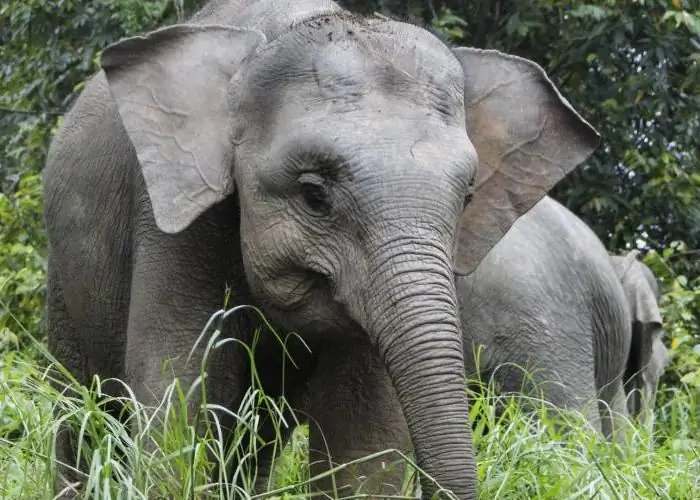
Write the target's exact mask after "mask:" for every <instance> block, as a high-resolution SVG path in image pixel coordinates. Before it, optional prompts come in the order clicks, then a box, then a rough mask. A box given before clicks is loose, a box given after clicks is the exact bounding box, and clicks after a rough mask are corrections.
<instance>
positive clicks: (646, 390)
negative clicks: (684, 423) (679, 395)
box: [611, 250, 669, 422]
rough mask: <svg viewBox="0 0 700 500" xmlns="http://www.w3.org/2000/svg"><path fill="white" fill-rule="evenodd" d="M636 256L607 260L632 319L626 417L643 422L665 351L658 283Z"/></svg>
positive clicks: (666, 359) (665, 362)
mask: <svg viewBox="0 0 700 500" xmlns="http://www.w3.org/2000/svg"><path fill="white" fill-rule="evenodd" d="M638 255H639V252H637V251H636V250H635V251H632V252H629V253H628V254H627V255H625V256H611V261H612V264H613V267H614V269H615V272H616V273H617V275H618V277H619V278H620V281H621V282H622V288H623V290H624V291H625V296H626V297H627V303H628V304H629V309H630V314H631V316H632V344H631V348H630V354H629V357H628V360H627V366H626V369H625V375H624V383H625V393H626V394H627V408H628V411H629V414H630V415H632V416H634V417H637V418H639V419H640V420H641V421H642V422H645V421H647V420H648V418H649V416H650V413H651V412H650V410H652V409H653V407H654V400H655V398H656V388H657V386H658V383H659V379H660V378H661V375H662V374H663V372H664V369H665V368H666V366H667V365H668V363H669V352H668V349H666V346H665V345H664V343H663V337H664V333H665V332H664V328H663V320H662V317H661V311H660V309H659V300H660V299H661V292H660V289H659V284H658V282H657V281H656V277H655V276H654V274H653V273H652V271H651V269H649V268H648V267H647V266H646V265H645V264H644V263H643V262H640V261H639V260H638V259H637V256H638Z"/></svg>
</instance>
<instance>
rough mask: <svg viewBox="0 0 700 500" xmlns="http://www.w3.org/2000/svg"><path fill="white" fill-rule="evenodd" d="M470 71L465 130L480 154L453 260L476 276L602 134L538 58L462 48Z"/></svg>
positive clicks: (459, 52) (466, 79)
mask: <svg viewBox="0 0 700 500" xmlns="http://www.w3.org/2000/svg"><path fill="white" fill-rule="evenodd" d="M452 52H453V53H454V55H455V56H456V58H457V60H458V61H459V62H460V63H461V65H462V69H463V71H464V106H465V111H466V121H467V123H466V126H467V134H469V138H470V139H471V141H472V143H473V144H474V147H475V149H476V152H477V154H478V156H479V170H478V174H477V179H476V188H475V190H474V195H473V197H472V200H471V202H470V203H469V204H468V205H467V208H466V210H465V212H464V213H463V214H462V218H461V220H460V226H459V229H458V243H457V248H456V252H455V257H454V270H455V273H457V274H463V275H464V274H469V273H471V272H472V271H473V270H474V269H475V268H476V267H477V266H478V265H479V263H480V262H481V260H482V259H483V258H484V257H485V256H486V254H487V253H488V252H489V251H490V250H491V248H493V246H494V245H495V244H496V243H498V241H499V240H500V239H501V238H502V237H503V236H504V235H505V234H506V233H507V232H508V230H509V229H510V227H511V226H512V225H513V223H514V222H515V221H516V220H517V219H518V218H519V217H520V216H521V215H523V214H524V213H526V212H527V211H528V210H530V209H531V208H532V207H533V206H535V204H537V202H539V201H540V200H541V199H542V198H543V197H544V196H545V195H546V194H547V192H548V191H549V190H550V189H551V188H552V187H553V186H554V185H555V184H556V183H557V182H558V181H559V180H561V179H562V178H563V177H564V176H565V175H567V174H568V173H569V172H571V171H572V170H573V169H574V168H575V167H576V166H577V165H579V164H580V163H581V162H583V161H584V160H585V159H586V158H588V156H589V155H590V154H591V153H593V151H594V150H595V149H596V148H597V147H598V143H599V142H600V136H599V135H598V132H597V131H596V130H595V129H594V128H593V127H592V126H591V125H590V124H589V123H588V122H586V121H585V120H584V119H583V118H582V117H581V116H580V115H579V114H578V113H577V112H576V110H574V108H573V107H572V106H571V105H570V104H569V103H568V101H567V100H566V99H564V97H563V96H562V95H561V94H560V93H559V91H558V90H557V88H556V87H555V85H554V84H553V83H552V81H551V80H550V79H549V78H548V77H547V74H546V73H545V71H544V70H543V69H542V68H541V67H540V66H538V65H537V64H535V63H534V62H532V61H529V60H527V59H523V58H521V57H516V56H512V55H508V54H504V53H502V52H499V51H497V50H480V49H473V48H467V47H462V48H456V49H453V50H452Z"/></svg>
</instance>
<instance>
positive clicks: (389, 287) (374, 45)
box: [45, 0, 599, 499]
mask: <svg viewBox="0 0 700 500" xmlns="http://www.w3.org/2000/svg"><path fill="white" fill-rule="evenodd" d="M102 68H103V71H101V72H99V73H98V74H97V75H95V77H94V78H93V79H92V81H91V82H90V83H89V84H88V85H87V86H86V88H85V90H84V91H83V93H82V95H81V96H80V98H79V99H78V100H77V102H76V104H75V106H74V107H73V109H72V110H71V111H70V113H69V114H68V115H67V116H66V118H65V121H64V123H63V125H62V127H61V129H60V131H59V132H58V133H57V135H56V137H55V139H54V141H53V143H52V146H51V149H50V152H49V158H48V163H47V165H46V170H45V200H46V224H47V229H48V235H49V242H50V245H49V246H50V248H49V271H48V274H49V283H48V290H49V291H48V327H49V342H50V349H51V351H52V352H53V353H54V355H55V356H56V357H57V358H58V359H59V360H60V361H61V362H62V363H64V364H65V366H66V367H67V368H68V369H70V370H71V371H72V373H73V374H74V375H75V376H77V377H78V379H79V380H80V381H82V382H84V383H86V382H89V380H90V379H91V377H92V376H93V375H94V374H99V375H100V376H101V378H102V379H105V378H107V377H119V378H122V379H125V380H126V381H127V382H128V383H129V385H130V386H131V387H132V388H133V390H134V392H135V395H136V397H137V398H138V399H139V400H140V401H142V402H143V403H146V404H151V403H154V402H155V401H156V400H157V399H158V398H159V397H160V396H161V395H162V394H163V389H164V383H165V382H163V381H162V379H161V368H162V366H163V362H165V361H166V360H172V362H171V365H170V369H171V370H172V371H173V372H174V374H176V375H177V376H179V378H180V380H181V383H182V385H183V387H189V385H190V384H191V383H192V381H193V380H194V379H195V377H196V376H197V375H198V371H199V364H200V360H201V356H202V353H203V349H204V344H205V343H201V344H200V346H199V348H198V349H197V350H196V351H195V355H194V356H193V357H192V360H191V361H190V362H189V363H188V362H187V355H188V353H189V350H190V348H191V347H192V345H193V344H194V342H195V339H196V338H197V336H198V334H199V332H200V331H201V328H202V327H203V325H204V324H205V323H206V321H207V319H208V318H209V316H210V314H211V313H212V311H213V310H215V309H216V308H217V307H218V306H219V305H220V304H221V302H222V299H223V295H224V291H225V287H226V286H227V285H228V286H230V287H231V289H232V291H233V294H232V301H233V304H234V305H235V304H254V305H257V306H259V307H260V308H262V310H263V311H264V312H265V314H266V316H267V317H268V319H270V321H271V322H272V325H273V326H274V327H275V328H276V329H277V330H278V331H281V332H282V333H284V332H286V331H295V332H297V333H299V335H301V337H303V338H304V340H305V341H306V342H307V343H308V345H309V347H310V348H311V350H312V354H310V355H309V354H306V351H305V350H304V349H302V348H301V347H300V344H299V342H296V343H295V342H291V343H290V345H289V349H290V351H291V354H292V355H293V356H294V359H295V361H296V363H297V366H298V367H299V368H298V369H294V368H292V367H291V366H290V364H289V363H287V364H286V365H287V367H288V369H287V372H286V373H284V381H285V385H284V387H283V386H282V383H281V381H282V379H283V377H282V375H283V373H282V361H281V360H282V356H281V350H280V347H279V345H278V344H277V342H276V341H275V340H274V339H273V337H272V336H271V335H269V333H268V334H264V335H263V338H262V341H261V343H260V344H259V345H258V346H257V348H256V363H257V367H258V371H259V373H260V375H261V377H262V382H263V384H264V386H265V387H264V388H265V390H266V391H267V392H268V394H270V395H272V396H275V395H278V394H280V393H282V392H284V394H285V396H287V398H288V400H289V401H290V403H291V405H292V406H293V407H294V408H296V409H300V410H302V412H304V413H300V415H303V414H307V415H310V416H311V417H312V419H311V421H312V422H313V425H312V428H311V436H310V446H311V448H312V460H313V461H315V462H316V463H315V464H314V465H313V469H312V472H313V473H317V472H320V471H323V470H325V469H326V468H327V467H328V457H329V454H330V457H331V458H332V460H333V461H335V462H346V461H348V460H351V459H354V458H357V457H360V456H364V455H366V454H368V453H372V452H375V451H379V450H383V449H386V448H387V447H391V446H396V447H398V446H402V445H404V444H405V443H404V442H403V441H402V439H403V435H402V434H401V433H399V432H397V431H396V430H395V429H396V422H398V421H403V418H404V417H403V414H404V413H405V416H406V421H407V425H408V429H409V431H410V438H411V441H412V444H413V446H414V447H415V451H416V455H417V460H418V463H419V464H420V465H421V466H422V468H423V469H424V470H425V471H426V472H427V473H428V474H429V475H430V476H432V477H433V478H435V479H437V480H438V482H439V483H440V484H441V485H442V486H443V487H444V488H447V489H450V490H452V491H453V493H454V494H455V495H456V496H457V497H458V498H460V499H466V498H474V497H475V495H476V480H475V474H474V454H473V450H472V446H471V436H470V433H469V432H468V427H469V425H468V402H467V400H466V395H465V392H464V390H463V376H464V362H463V353H462V337H461V331H460V328H459V318H458V305H457V298H456V292H455V286H454V279H453V268H454V270H456V272H458V273H459V272H461V273H468V272H470V271H471V270H472V269H473V268H474V267H475V265H476V264H477V263H478V262H479V261H480V260H481V258H482V257H483V256H484V255H485V254H486V253H487V252H488V250H489V249H490V248H491V247H492V246H493V245H494V244H495V243H496V242H497V241H498V240H499V239H500V238H501V237H502V235H503V234H505V232H506V231H507V230H508V228H509V227H510V225H511V224H512V223H513V221H515V220H516V219H517V218H518V217H519V216H520V215H521V214H522V213H524V212H525V211H527V210H528V209H529V208H530V207H531V206H532V205H534V204H535V203H536V202H537V201H538V200H539V199H541V197H542V196H543V195H544V194H545V193H546V191H547V190H548V189H550V188H551V186H552V185H553V184H554V183H556V182H557V181H558V180H559V179H560V178H561V177H562V176H564V175H565V174H566V173H568V172H569V171H571V170H572V169H573V168H574V167H575V166H576V165H577V164H579V163H580V162H581V161H583V160H584V159H585V158H586V157H587V156H588V155H589V154H590V153H591V152H592V151H593V150H594V149H595V147H597V145H598V141H599V137H598V134H597V133H596V132H595V130H594V129H593V128H592V127H591V126H590V125H588V124H587V123H586V122H585V121H584V120H583V119H582V118H581V117H580V116H579V115H578V114H577V113H576V112H575V111H574V110H573V109H572V108H571V107H570V105H569V104H568V103H567V102H566V101H565V100H564V99H563V98H562V97H561V96H560V95H559V94H558V92H557V90H556V88H555V87H554V86H553V84H552V83H551V82H550V81H549V80H548V78H547V77H546V75H545V74H544V72H543V71H542V70H541V68H539V67H538V66H536V65H535V64H533V63H531V62H529V61H526V60H523V59H520V58H515V57H512V56H507V55H504V54H501V53H499V52H496V51H479V50H475V49H466V48H460V49H449V48H447V47H446V46H445V45H443V44H442V43H441V42H440V41H439V40H437V39H436V38H435V37H434V36H433V35H431V34H429V33H428V32H426V31H424V30H422V29H419V28H416V27H413V26H410V25H407V24H402V23H398V22H390V21H386V20H379V19H360V18H357V17H355V16H352V15H350V14H348V13H346V12H344V11H343V10H341V9H340V7H338V6H337V5H336V4H335V3H332V2H329V1H324V0H309V1H307V2H281V1H273V0H267V1H259V2H252V1H250V0H239V1H235V0H229V1H217V2H214V3H211V4H209V5H208V6H207V7H205V8H204V9H203V10H202V11H201V12H200V13H199V14H197V15H195V17H194V18H193V19H192V20H191V21H190V24H185V25H178V26H172V27H169V28H165V29H162V30H158V31H156V32H153V33H151V34H149V35H147V36H145V37H137V38H133V39H129V40H125V41H122V42H120V43H118V44H116V45H114V46H112V47H109V48H108V49H107V50H105V52H104V53H103V57H102ZM477 155H478V156H477ZM477 165H478V166H479V175H480V176H481V179H482V180H481V181H480V182H479V183H478V184H477V186H475V187H474V188H473V189H472V187H471V186H472V184H473V181H474V178H475V175H476V173H477V170H476V169H477ZM470 195H471V199H472V201H471V203H469V204H465V202H466V201H467V200H468V199H469V198H470ZM465 206H466V208H465ZM256 325H257V319H256V318H255V317H254V316H252V315H250V316H241V317H239V316H237V317H236V319H234V320H233V321H229V322H228V323H226V328H225V329H224V332H223V335H224V336H226V337H232V338H233V337H235V338H239V339H241V340H243V341H248V340H249V339H250V334H251V333H252V332H253V328H254V327H255V326H256ZM236 345H237V344H236V343H234V342H229V343H227V344H225V345H224V346H223V347H221V348H219V349H218V350H217V351H215V353H214V355H213V356H212V358H211V359H210V360H209V364H208V366H207V369H208V374H209V377H208V379H207V390H208V394H207V402H208V403H212V404H219V405H222V406H224V407H228V408H232V409H236V408H237V406H238V403H239V402H240V401H241V398H242V394H243V392H244V391H245V390H246V389H247V387H248V385H247V381H248V380H250V377H249V374H248V371H249V367H248V365H247V364H246V358H245V355H244V352H243V350H242V349H240V348H237V347H235V346H236ZM168 380H169V379H166V382H167V381H168ZM108 390H111V391H112V392H115V393H116V392H117V389H116V388H111V389H109V388H108ZM394 395H395V397H398V400H399V401H400V407H401V409H400V410H399V409H397V408H396V407H395V406H394V405H392V404H391V402H392V401H393V400H392V397H394ZM330 402H332V404H329V403H330ZM197 404H198V402H197V401H193V402H192V405H193V408H192V410H193V411H192V412H191V413H190V414H191V415H194V409H196V407H197ZM375 417H376V420H373V418H375ZM221 418H222V419H223V423H224V424H225V425H226V424H231V422H230V421H229V420H227V419H226V415H222V416H221ZM373 421H375V422H377V423H376V424H370V425H368V424H367V422H373ZM319 428H320V429H321V430H322V431H323V436H321V433H320V432H319V430H318V429H319ZM267 433H268V435H265V436H263V437H264V438H265V439H271V437H272V436H271V429H267ZM68 437H69V436H68V435H67V434H62V436H61V439H60V441H59V443H58V458H59V460H63V461H66V462H67V463H69V464H75V458H74V455H73V449H72V447H71V446H70V441H69V439H68ZM326 446H327V447H328V448H327V450H328V452H329V454H327V453H326V454H324V453H323V452H324V450H326ZM266 456H267V455H266V454H265V453H261V456H260V462H261V465H260V466H261V468H262V469H263V470H265V468H266V467H267V466H268V462H269V460H268V458H269V457H268V458H266ZM370 465H372V466H373V467H376V464H370ZM263 475H264V474H263ZM69 479H71V477H70V475H69ZM338 479H339V481H340V483H341V484H342V483H344V482H349V481H350V478H347V477H345V476H343V475H342V474H341V475H339V478H338ZM320 486H321V487H328V486H329V484H328V482H327V481H326V482H325V483H321V485H320ZM422 486H423V492H424V494H425V495H430V494H431V493H433V492H434V491H435V486H434V485H433V484H428V483H424V484H423V485H422Z"/></svg>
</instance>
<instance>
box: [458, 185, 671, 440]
mask: <svg viewBox="0 0 700 500" xmlns="http://www.w3.org/2000/svg"><path fill="white" fill-rule="evenodd" d="M456 282H457V289H458V295H459V300H460V308H461V311H464V312H463V313H462V316H461V318H462V327H463V334H464V351H465V364H466V369H467V375H468V376H469V377H474V376H476V375H480V376H481V378H482V380H488V379H489V378H492V379H493V380H494V381H495V382H496V384H497V386H498V387H499V390H500V391H501V393H510V392H523V391H525V392H527V391H529V390H531V389H532V388H533V385H534V386H535V388H536V389H538V390H539V391H541V392H538V393H537V394H536V395H541V396H543V397H544V399H545V400H546V401H548V402H549V403H551V404H553V405H554V406H556V407H560V408H568V409H577V410H579V411H582V412H584V414H586V415H587V416H588V418H589V420H590V422H591V424H592V425H593V426H594V428H596V429H597V430H599V431H602V432H603V434H605V435H606V436H608V437H609V436H611V434H612V431H613V422H614V420H613V413H614V414H621V415H623V416H627V415H632V416H635V417H636V416H637V415H639V414H640V413H641V412H642V410H643V409H644V408H645V406H644V405H645V404H647V405H648V407H651V405H653V396H654V393H655V386H656V383H657V381H658V379H659V377H660V375H661V372H662V371H663V368H664V366H665V364H666V363H667V358H668V353H667V351H666V348H665V347H664V345H663V343H662V341H661V337H662V335H663V326H662V321H661V315H660V312H659V307H658V304H657V301H658V298H659V292H658V286H657V284H656V281H655V279H654V277H653V275H652V274H651V271H649V269H648V268H647V267H646V266H645V265H644V264H642V263H641V262H639V261H638V260H637V259H636V252H633V253H630V254H628V255H626V256H624V257H611V256H610V255H609V254H608V252H607V250H606V249H605V247H604V246H603V244H602V242H601V241H600V240H599V239H598V237H597V236H596V235H595V234H594V233H593V231H592V230H591V229H590V228H589V227H588V226H587V225H586V224H585V223H584V222H583V221H582V220H581V219H579V218H578V217H577V216H575V215H574V214H573V213H572V212H570V211H569V210H568V209H566V208H565V207H564V206H562V205H561V204H559V203H558V202H556V201H555V200H554V199H552V198H548V197H547V198H544V199H542V201H540V202H539V203H538V204H537V205H535V207H534V208H533V209H532V210H531V211H530V212H528V213H527V214H525V215H524V216H523V217H522V218H521V219H520V220H518V221H517V222H516V223H515V224H514V225H513V226H512V228H511V229H510V231H508V233H507V234H506V235H505V236H504V238H503V239H502V240H501V241H500V242H499V243H498V244H497V245H496V246H495V247H494V248H493V249H492V250H491V252H490V253H489V254H488V255H487V256H486V257H485V258H484V260H483V261H482V262H481V263H480V265H479V266H478V267H477V269H476V270H475V271H474V272H473V273H472V274H470V275H469V276H465V277H457V281H456ZM466 311H469V315H468V316H467V314H466ZM596 399H599V400H600V402H599V404H598V406H597V407H595V406H591V405H590V403H591V402H593V401H595V400H596ZM610 410H612V411H613V413H611V411H610Z"/></svg>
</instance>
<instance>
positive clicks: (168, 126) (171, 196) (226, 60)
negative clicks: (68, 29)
mask: <svg viewBox="0 0 700 500" xmlns="http://www.w3.org/2000/svg"><path fill="white" fill-rule="evenodd" d="M263 40H264V35H263V34H262V33H261V32H259V31H253V30H246V29H240V28H233V27H229V26H220V25H203V26H200V25H184V24H183V25H174V26H169V27H167V28H163V29H159V30H156V31H153V32H151V33H149V34H148V35H146V36H143V37H134V38H128V39H126V40H122V41H120V42H117V43H115V44H113V45H110V46H109V47H107V48H106V49H105V50H104V52H103V53H102V69H104V71H105V74H106V76H107V81H108V83H109V88H110V91H111V93H112V96H113V97H114V100H115V101H116V104H117V108H118V110H119V115H120V116H121V121H122V123H123V124H124V128H125V129H126V133H127V134H128V136H129V138H130V139H131V142H132V144H133V145H134V148H135V150H136V156H137V157H138V160H139V163H140V164H141V169H142V172H143V177H144V179H145V181H146V188H147V189H148V194H149V196H150V199H151V204H152V206H153V213H154V216H155V220H156V224H157V225H158V227H159V228H160V229H161V230H162V231H164V232H166V233H177V232H179V231H182V230H184V229H185V228H186V227H187V226H189V225H190V224H191V223H192V221H194V219H196V218H197V217H198V216H199V215H200V214H201V213H202V212H204V211H205V210H206V209H207V208H209V207H211V206H212V205H213V204H215V203H217V202H219V201H221V200H223V199H224V198H225V197H226V196H227V195H229V194H231V193H232V192H233V186H234V184H233V176H232V174H233V165H232V161H233V145H232V143H231V136H230V119H231V117H230V111H229V103H228V91H229V85H230V81H231V78H232V76H233V75H234V74H235V72H236V70H237V69H238V68H239V67H240V66H241V64H242V63H243V62H244V61H245V60H246V58H248V57H249V56H250V55H251V54H253V53H254V51H255V50H256V48H257V47H258V46H259V44H260V43H261V42H262V41H263Z"/></svg>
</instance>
